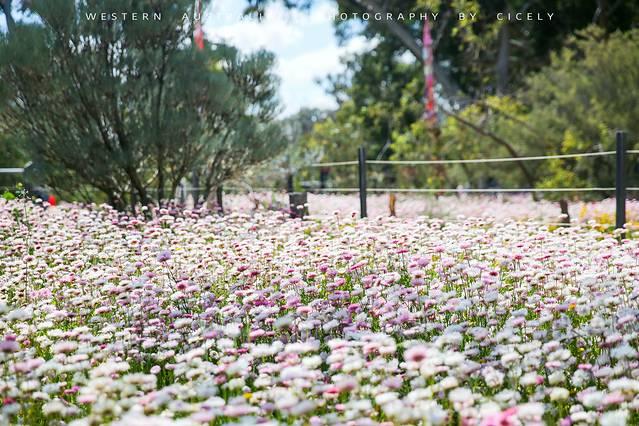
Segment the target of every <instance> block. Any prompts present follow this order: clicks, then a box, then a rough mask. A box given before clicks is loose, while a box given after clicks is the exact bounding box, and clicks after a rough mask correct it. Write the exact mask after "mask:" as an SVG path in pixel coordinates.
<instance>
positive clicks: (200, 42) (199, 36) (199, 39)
mask: <svg viewBox="0 0 639 426" xmlns="http://www.w3.org/2000/svg"><path fill="white" fill-rule="evenodd" d="M193 39H194V40H195V45H196V46H197V48H198V49H200V50H202V49H204V31H202V26H201V25H200V23H199V22H198V23H197V26H196V28H195V31H194V32H193Z"/></svg>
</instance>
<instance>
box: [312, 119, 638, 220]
mask: <svg viewBox="0 0 639 426" xmlns="http://www.w3.org/2000/svg"><path fill="white" fill-rule="evenodd" d="M615 138H616V149H615V150H614V151H599V152H585V153H579V154H557V155H540V156H527V157H516V156H515V157H502V158H477V159H456V160H367V159H366V150H365V149H364V147H360V148H359V149H358V160H357V161H339V162H327V163H315V164H312V166H311V167H321V168H324V167H339V166H357V167H358V178H359V179H358V180H359V186H358V187H356V188H355V187H351V188H321V189H319V190H317V191H319V192H358V193H359V198H360V216H361V217H366V216H367V211H366V207H367V203H366V201H367V200H366V195H367V194H368V193H375V192H378V193H379V192H389V193H435V194H440V193H456V194H464V193H490V194H495V193H570V192H573V193H574V192H611V191H614V192H615V199H616V212H615V219H616V220H615V224H616V227H617V228H623V227H624V225H625V222H626V192H627V191H639V187H627V186H626V176H625V164H624V162H625V157H626V155H628V154H639V150H626V149H625V132H622V131H618V132H616V135H615ZM605 156H615V160H616V161H615V186H614V187H583V188H582V187H570V188H368V185H367V166H368V165H372V164H379V165H400V166H418V165H448V164H482V163H483V164H486V163H507V162H524V161H547V160H556V159H567V158H585V157H605Z"/></svg>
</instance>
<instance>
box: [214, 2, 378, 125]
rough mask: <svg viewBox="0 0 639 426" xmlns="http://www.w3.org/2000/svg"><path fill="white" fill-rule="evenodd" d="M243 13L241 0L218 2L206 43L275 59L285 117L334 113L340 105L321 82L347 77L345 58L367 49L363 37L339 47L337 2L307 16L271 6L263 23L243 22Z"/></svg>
mask: <svg viewBox="0 0 639 426" xmlns="http://www.w3.org/2000/svg"><path fill="white" fill-rule="evenodd" d="M243 7H244V2H242V1H238V0H213V1H212V4H211V5H210V6H209V7H208V9H207V11H205V14H204V17H203V23H204V24H203V26H204V32H205V34H206V37H207V38H208V39H210V40H211V41H222V40H224V41H227V42H229V43H230V44H232V45H234V46H236V47H238V48H239V49H240V50H242V51H244V52H252V51H255V50H258V49H260V48H264V49H266V50H269V51H271V52H273V53H274V54H275V55H276V59H277V64H276V73H277V74H278V75H279V76H280V78H281V86H280V100H281V102H282V105H283V110H282V114H281V115H282V116H288V115H291V114H294V113H295V112H297V111H299V109H300V108H302V107H318V108H335V107H336V103H335V101H334V100H333V99H332V97H330V96H329V95H327V94H326V92H325V90H324V89H323V88H322V87H321V86H320V85H319V84H317V82H316V80H317V79H318V78H320V79H323V78H324V77H326V76H327V75H328V74H333V73H338V72H340V71H342V70H343V69H344V68H343V66H342V65H341V63H340V57H341V56H343V55H346V54H349V53H355V52H359V51H361V50H363V49H364V48H366V46H367V42H366V40H365V39H364V38H363V37H361V36H358V37H354V38H352V39H351V40H349V41H348V42H347V43H346V44H345V45H343V46H339V45H338V42H337V38H336V37H335V35H334V31H333V24H332V20H333V16H334V15H335V13H336V11H337V7H336V6H335V2H329V1H321V2H318V3H317V4H316V5H315V6H314V7H313V9H311V10H310V11H308V12H302V11H289V10H286V9H285V8H284V7H283V6H282V5H281V4H280V3H279V2H275V3H271V4H269V6H268V7H267V9H266V12H265V17H264V18H263V20H262V21H261V22H258V21H257V20H256V19H250V18H242V10H243Z"/></svg>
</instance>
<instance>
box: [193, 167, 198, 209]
mask: <svg viewBox="0 0 639 426" xmlns="http://www.w3.org/2000/svg"><path fill="white" fill-rule="evenodd" d="M191 185H192V186H193V188H192V189H191V191H192V192H191V195H192V196H193V207H196V206H197V205H198V203H199V201H200V175H199V173H198V172H197V170H193V173H192V174H191Z"/></svg>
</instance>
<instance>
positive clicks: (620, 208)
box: [615, 130, 626, 229]
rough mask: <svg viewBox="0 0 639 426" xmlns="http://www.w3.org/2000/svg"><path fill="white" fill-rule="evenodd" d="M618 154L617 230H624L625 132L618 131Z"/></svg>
mask: <svg viewBox="0 0 639 426" xmlns="http://www.w3.org/2000/svg"><path fill="white" fill-rule="evenodd" d="M616 139H617V152H616V157H617V161H616V163H617V164H616V179H615V201H616V204H617V206H616V224H615V225H616V228H617V229H619V228H623V226H624V225H625V224H626V172H625V167H624V160H625V158H624V157H625V155H626V148H625V146H624V142H625V139H626V134H625V132H622V131H621V130H618V131H617V138H616Z"/></svg>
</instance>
